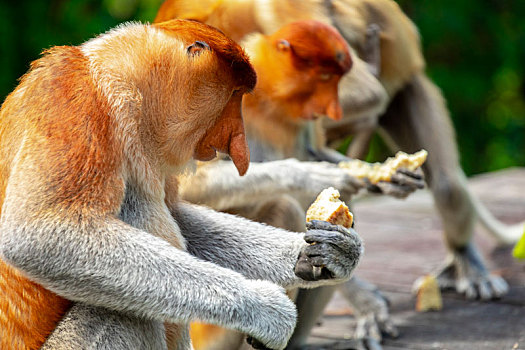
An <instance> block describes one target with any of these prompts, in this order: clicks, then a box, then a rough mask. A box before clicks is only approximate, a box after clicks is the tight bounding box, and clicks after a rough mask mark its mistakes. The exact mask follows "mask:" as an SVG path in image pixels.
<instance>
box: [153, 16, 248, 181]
mask: <svg viewBox="0 0 525 350" xmlns="http://www.w3.org/2000/svg"><path fill="white" fill-rule="evenodd" d="M181 24H184V26H183V28H181ZM158 26H159V27H161V28H162V29H165V30H166V29H167V30H169V31H172V32H173V33H174V34H173V35H174V36H176V37H177V38H178V39H179V40H182V42H183V43H184V45H185V53H184V55H185V56H186V57H184V58H182V61H184V62H185V66H184V69H183V72H182V73H183V74H180V73H181V72H180V69H179V71H177V72H176V74H177V78H176V79H178V83H177V84H175V85H177V86H180V87H179V88H178V89H177V91H174V92H173V93H174V94H175V93H176V94H177V96H179V101H178V103H177V104H175V105H172V108H173V110H174V113H173V114H174V115H175V117H174V118H172V119H171V122H168V123H166V124H165V126H166V130H165V132H164V134H165V135H166V136H167V137H169V136H170V135H174V134H177V135H181V131H182V132H183V138H182V139H184V140H185V141H184V142H185V143H186V145H187V147H186V148H185V149H186V152H190V156H191V157H193V158H194V159H197V160H203V161H206V160H211V159H213V158H215V156H216V152H217V151H218V152H223V153H227V154H228V155H229V156H230V157H231V159H232V160H233V162H234V164H235V166H236V167H237V169H238V171H239V174H241V175H244V173H245V172H246V170H247V169H248V164H249V159H250V156H249V149H248V146H247V142H246V137H245V133H244V125H243V119H242V114H241V102H242V97H243V94H244V93H246V92H248V91H250V90H252V89H253V87H254V86H255V81H256V76H255V71H254V70H253V68H252V66H251V64H250V62H249V61H248V58H247V56H246V54H245V53H244V51H243V50H242V49H241V48H240V46H239V45H238V44H236V43H235V42H233V41H232V40H230V39H228V38H227V37H226V36H224V34H222V33H221V32H219V31H218V30H216V29H215V28H212V27H209V26H207V25H204V24H202V23H198V22H194V21H181V20H178V21H177V20H175V21H169V22H165V23H161V24H159V25H158ZM173 139H174V140H175V139H176V138H173ZM179 140H180V138H179ZM183 146H184V145H180V144H178V145H174V144H173V143H171V146H170V147H169V149H170V151H171V152H176V151H177V150H180V149H181V147H183Z"/></svg>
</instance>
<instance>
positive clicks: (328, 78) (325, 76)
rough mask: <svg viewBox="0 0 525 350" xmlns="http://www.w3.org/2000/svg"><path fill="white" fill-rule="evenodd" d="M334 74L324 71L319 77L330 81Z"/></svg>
mask: <svg viewBox="0 0 525 350" xmlns="http://www.w3.org/2000/svg"><path fill="white" fill-rule="evenodd" d="M332 76H333V75H332V74H330V73H322V74H319V79H321V80H322V81H328V80H330V79H332Z"/></svg>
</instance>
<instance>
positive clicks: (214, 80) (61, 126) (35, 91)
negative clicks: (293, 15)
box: [0, 20, 362, 349]
mask: <svg viewBox="0 0 525 350" xmlns="http://www.w3.org/2000/svg"><path fill="white" fill-rule="evenodd" d="M255 81H256V76H255V72H254V70H253V68H252V67H251V65H250V63H249V61H248V58H247V56H246V55H245V53H244V52H243V50H242V49H241V48H240V47H239V46H238V45H237V44H236V43H235V42H233V41H231V40H230V39H228V38H227V37H226V36H224V35H223V34H222V33H220V32H219V31H217V30H216V29H214V28H211V27H209V26H207V25H204V24H201V23H198V22H194V21H184V20H174V21H169V22H166V23H162V24H157V25H143V24H139V23H134V24H125V25H122V26H120V27H118V28H116V29H114V30H111V31H109V32H107V33H105V34H103V35H101V36H99V37H97V38H95V39H92V40H89V41H88V42H86V43H84V44H83V45H81V46H78V47H71V46H62V47H54V48H52V49H50V50H48V51H46V52H45V54H44V55H43V57H42V58H40V59H39V60H37V61H35V62H34V63H32V65H31V69H30V71H29V72H28V73H27V74H26V75H25V76H24V77H23V78H22V79H21V82H20V84H19V85H18V87H17V88H16V89H15V90H14V91H13V92H12V93H11V94H10V95H9V96H8V97H7V99H6V101H5V102H4V104H3V105H2V109H1V111H0V207H1V208H2V209H1V210H2V211H1V213H0V215H1V217H0V257H1V259H0V270H1V274H0V276H1V277H0V333H1V337H0V348H2V349H39V348H41V347H42V348H43V349H93V348H104V349H165V348H168V347H169V348H172V349H190V348H191V343H190V340H189V336H188V331H187V328H188V327H187V324H188V323H189V322H191V321H194V320H202V321H205V322H207V323H211V324H216V325H221V326H223V327H227V328H231V329H235V330H238V331H240V332H244V333H247V334H249V335H251V336H252V337H253V339H254V340H253V342H254V344H263V345H264V346H266V347H267V348H271V349H282V348H284V346H285V345H286V343H287V341H288V339H289V337H290V335H291V333H292V331H293V329H294V327H295V323H296V311H295V307H294V305H293V303H292V302H291V301H290V300H289V299H288V297H287V296H286V295H285V294H284V292H283V289H282V287H284V288H287V289H289V288H297V287H317V286H319V285H323V284H331V283H341V282H343V281H345V280H347V279H348V278H349V277H350V274H351V272H352V271H353V269H354V268H355V266H356V264H357V262H358V260H359V257H360V254H361V250H362V248H361V242H360V240H359V238H358V237H357V235H356V234H355V232H353V230H343V229H341V228H338V227H336V226H330V227H328V226H326V225H323V226H322V227H317V226H316V225H315V224H314V225H313V226H312V227H311V229H309V230H308V231H307V232H306V233H297V232H289V231H285V230H283V229H278V228H273V227H270V226H265V225H261V224H259V223H254V222H251V221H249V220H246V219H244V218H240V217H234V216H231V215H228V214H224V213H217V212H214V211H213V210H210V209H206V208H202V207H198V206H195V205H191V204H187V203H184V202H182V201H179V200H178V198H177V188H176V187H177V180H176V177H175V176H176V175H178V174H180V173H181V172H182V171H184V169H185V167H186V164H187V163H188V162H190V161H192V159H197V160H210V159H212V158H214V157H215V155H216V151H221V152H224V153H226V154H228V155H229V156H230V157H231V159H232V160H233V163H234V164H235V167H236V168H237V170H238V172H239V174H241V175H242V174H244V173H245V172H246V170H247V167H248V163H249V152H248V148H247V143H246V139H245V135H244V129H243V122H242V116H241V101H242V97H243V95H244V94H245V93H246V92H248V91H250V90H251V89H252V88H253V87H254V85H255ZM310 243H315V244H310ZM312 257H315V259H313V261H312V259H311V258H312ZM314 265H315V266H322V268H323V271H324V273H322V274H321V276H317V277H316V276H315V275H314V273H313V270H314Z"/></svg>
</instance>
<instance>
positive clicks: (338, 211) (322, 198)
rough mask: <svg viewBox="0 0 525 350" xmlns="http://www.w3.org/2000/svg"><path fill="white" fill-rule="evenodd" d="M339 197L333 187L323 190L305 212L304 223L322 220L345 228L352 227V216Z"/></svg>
mask: <svg viewBox="0 0 525 350" xmlns="http://www.w3.org/2000/svg"><path fill="white" fill-rule="evenodd" d="M339 196H340V194H339V191H338V190H336V189H335V188H333V187H329V188H327V189H325V190H323V191H322V192H321V193H320V194H319V195H318V196H317V199H316V200H315V202H313V203H312V205H311V206H310V208H308V210H307V211H306V221H307V222H308V221H312V220H322V221H328V222H329V223H331V224H334V225H341V226H344V227H346V228H350V227H352V223H353V222H354V216H353V215H352V213H351V212H350V210H348V207H347V206H346V204H345V203H344V202H342V201H341V200H340V199H339Z"/></svg>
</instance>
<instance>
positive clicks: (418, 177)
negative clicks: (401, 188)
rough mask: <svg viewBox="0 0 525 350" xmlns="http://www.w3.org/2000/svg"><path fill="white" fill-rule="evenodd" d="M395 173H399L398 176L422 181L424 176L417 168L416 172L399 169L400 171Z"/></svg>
mask: <svg viewBox="0 0 525 350" xmlns="http://www.w3.org/2000/svg"><path fill="white" fill-rule="evenodd" d="M396 173H400V174H403V175H406V176H409V177H411V178H413V179H416V180H423V179H424V178H425V175H424V173H423V170H422V169H421V168H417V169H416V170H413V171H412V170H408V169H405V168H401V169H397V171H396Z"/></svg>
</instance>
